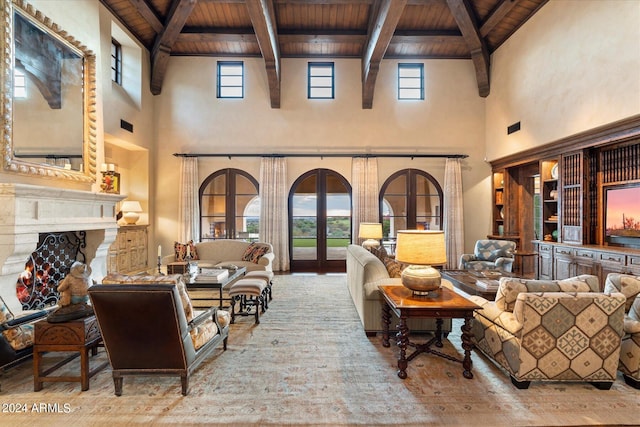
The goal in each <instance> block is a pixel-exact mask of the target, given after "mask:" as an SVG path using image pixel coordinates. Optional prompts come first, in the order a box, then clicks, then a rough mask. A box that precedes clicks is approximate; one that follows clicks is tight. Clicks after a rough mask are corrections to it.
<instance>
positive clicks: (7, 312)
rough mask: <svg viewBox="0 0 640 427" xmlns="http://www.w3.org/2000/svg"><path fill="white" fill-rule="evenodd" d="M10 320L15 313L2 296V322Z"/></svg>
mask: <svg viewBox="0 0 640 427" xmlns="http://www.w3.org/2000/svg"><path fill="white" fill-rule="evenodd" d="M9 320H13V313H12V312H11V310H9V307H7V304H5V302H4V300H3V299H2V297H0V323H4V322H8V321H9Z"/></svg>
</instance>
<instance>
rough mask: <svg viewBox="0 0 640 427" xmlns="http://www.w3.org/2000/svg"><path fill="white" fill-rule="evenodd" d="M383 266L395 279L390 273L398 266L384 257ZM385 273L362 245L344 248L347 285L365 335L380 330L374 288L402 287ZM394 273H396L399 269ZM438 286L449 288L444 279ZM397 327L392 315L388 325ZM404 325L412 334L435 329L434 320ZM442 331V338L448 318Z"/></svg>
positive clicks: (448, 327)
mask: <svg viewBox="0 0 640 427" xmlns="http://www.w3.org/2000/svg"><path fill="white" fill-rule="evenodd" d="M387 264H388V265H389V270H391V271H392V275H394V276H396V275H397V274H394V273H393V271H394V268H397V267H398V266H397V265H396V264H397V263H396V262H395V261H394V260H393V259H391V258H387ZM389 270H388V269H387V267H386V266H385V264H384V263H383V261H382V260H381V259H380V258H378V257H377V256H376V255H374V254H373V253H371V252H370V251H368V250H367V249H365V248H363V247H362V246H358V245H349V246H348V247H347V286H348V288H349V293H350V294H351V298H352V299H353V303H354V305H355V306H356V311H357V312H358V316H359V317H360V321H361V322H362V326H363V327H364V332H365V334H367V336H375V335H376V333H377V332H381V331H382V330H383V326H382V304H381V302H380V300H381V297H382V296H381V295H380V291H379V290H378V286H380V285H397V286H402V282H401V279H400V277H390V275H389ZM397 272H398V273H399V269H398V270H397ZM442 286H445V287H448V288H449V289H453V285H452V284H451V282H449V281H448V280H445V279H443V280H442ZM397 324H398V318H397V317H396V316H395V315H393V317H392V319H391V325H392V326H394V325H397ZM407 325H408V326H409V330H410V331H411V332H412V333H414V332H415V333H417V332H427V331H435V330H436V321H435V319H409V320H408V322H407ZM442 332H443V333H444V334H445V335H446V334H448V333H449V332H451V319H443V322H442Z"/></svg>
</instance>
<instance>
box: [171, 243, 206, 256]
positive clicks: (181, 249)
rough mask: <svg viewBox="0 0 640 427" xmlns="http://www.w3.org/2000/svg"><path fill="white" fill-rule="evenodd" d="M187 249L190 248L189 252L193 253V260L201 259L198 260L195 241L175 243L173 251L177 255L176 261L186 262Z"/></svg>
mask: <svg viewBox="0 0 640 427" xmlns="http://www.w3.org/2000/svg"><path fill="white" fill-rule="evenodd" d="M187 247H188V248H189V252H191V259H193V260H196V259H200V258H198V251H197V250H196V244H195V243H193V240H189V241H188V242H187V243H180V242H174V244H173V250H174V251H175V253H176V261H184V260H185V259H186V258H187Z"/></svg>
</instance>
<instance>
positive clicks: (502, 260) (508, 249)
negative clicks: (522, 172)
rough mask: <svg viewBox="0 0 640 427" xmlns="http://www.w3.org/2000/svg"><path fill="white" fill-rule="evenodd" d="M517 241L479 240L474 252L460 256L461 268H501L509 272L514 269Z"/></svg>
mask: <svg viewBox="0 0 640 427" xmlns="http://www.w3.org/2000/svg"><path fill="white" fill-rule="evenodd" d="M515 250H516V244H515V242H512V241H510V240H493V239H483V240H478V241H477V242H476V244H475V246H474V248H473V253H472V254H462V255H461V256H460V262H459V268H460V270H501V271H506V272H508V273H510V272H511V270H512V269H513V261H514V255H513V252H514V251H515Z"/></svg>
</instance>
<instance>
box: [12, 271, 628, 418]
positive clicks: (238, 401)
mask: <svg viewBox="0 0 640 427" xmlns="http://www.w3.org/2000/svg"><path fill="white" fill-rule="evenodd" d="M273 289H274V291H273V293H274V298H273V301H272V302H271V303H270V304H269V309H268V310H267V312H266V313H265V314H264V315H262V316H261V323H260V324H259V325H255V324H254V321H253V317H244V318H238V319H237V321H236V324H234V325H232V327H231V331H230V336H229V347H228V349H227V351H225V352H223V351H222V349H220V350H219V351H217V352H214V354H213V355H211V356H210V357H209V358H208V359H207V360H206V361H205V362H204V363H203V364H202V365H201V366H200V368H199V369H198V370H197V371H196V372H195V373H194V374H193V376H192V378H191V382H190V385H191V391H190V393H189V395H188V396H182V395H181V393H180V381H179V379H178V378H144V377H142V378H140V377H139V378H125V380H124V388H123V394H122V396H121V397H117V396H115V395H114V394H113V381H112V378H111V371H110V369H109V368H107V369H105V370H103V371H101V372H100V373H98V374H97V375H96V376H95V377H93V378H92V379H91V383H90V389H89V390H88V391H85V392H82V391H80V385H79V384H78V383H64V382H60V383H45V384H44V389H43V390H42V391H40V392H34V391H33V377H32V363H31V361H28V362H26V363H23V364H22V365H20V366H18V367H16V368H14V369H11V370H9V371H7V372H5V373H4V374H2V377H0V384H1V387H2V391H1V392H0V403H1V405H2V406H1V408H0V411H1V412H2V413H1V414H0V424H1V425H12V426H21V425H24V426H32V425H38V426H55V425H61V426H67V425H81V426H86V425H98V426H100V425H110V426H119V425H136V424H137V425H142V424H145V425H165V424H166V425H202V424H205V425H213V426H215V425H225V426H230V425H236V426H244V425H246V426H253V425H259V426H272V425H273V426H282V425H306V426H348V425H354V426H355V425H360V426H365V425H366V426H376V425H377V426H382V425H385V426H386V425H388V426H394V425H395V426H429V425H456V426H470V425H474V426H541V425H545V426H569V425H633V424H636V423H638V422H640V392H638V391H637V390H635V389H633V388H631V387H629V386H627V385H626V384H625V383H624V381H623V380H622V377H620V378H619V379H618V381H616V383H614V385H613V387H612V388H611V390H606V391H603V390H598V389H596V388H594V387H593V386H591V385H589V384H581V383H549V382H545V383H535V382H534V383H532V384H531V387H530V388H529V389H528V390H518V389H516V388H515V387H514V386H512V385H511V383H510V381H509V377H508V376H507V375H506V374H505V373H504V372H503V371H501V370H500V369H498V368H497V367H496V366H495V365H493V364H492V363H491V362H490V361H489V360H487V359H485V358H484V357H483V356H482V355H481V354H479V353H477V352H473V354H472V358H473V372H474V378H473V379H470V380H469V379H465V378H464V377H463V376H462V366H461V365H460V364H458V363H453V362H451V361H448V360H445V359H441V358H437V357H434V356H432V355H426V354H422V355H419V356H418V357H417V358H415V359H414V360H412V361H411V362H410V363H409V368H408V370H407V373H408V378H407V379H405V380H401V379H400V378H398V376H397V374H396V357H397V348H395V347H394V346H392V347H391V348H384V347H382V345H381V343H380V337H372V338H367V337H366V336H365V334H364V331H363V329H362V324H361V323H360V320H359V318H358V316H357V313H356V311H355V308H354V306H353V303H352V301H351V298H350V296H349V292H348V290H347V286H346V276H345V275H344V274H336V275H277V276H276V278H275V284H274V287H273ZM459 327H460V323H459V322H457V321H454V331H453V332H452V333H451V334H449V337H448V340H447V341H446V342H445V346H444V349H443V351H445V352H447V353H448V354H452V355H457V356H460V355H461V354H462V349H461V346H460V331H459ZM133 328H135V325H132V329H133ZM47 357H50V358H51V360H47V359H46V358H47ZM56 357H58V356H53V355H47V356H45V361H46V362H45V363H53V362H54V361H55V359H56ZM105 359H106V355H105V353H104V350H101V351H100V353H99V354H98V356H96V357H95V360H94V361H93V363H97V362H99V361H100V360H105ZM69 369H70V370H74V369H78V365H77V363H75V365H74V364H73V363H72V364H70V365H69Z"/></svg>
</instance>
